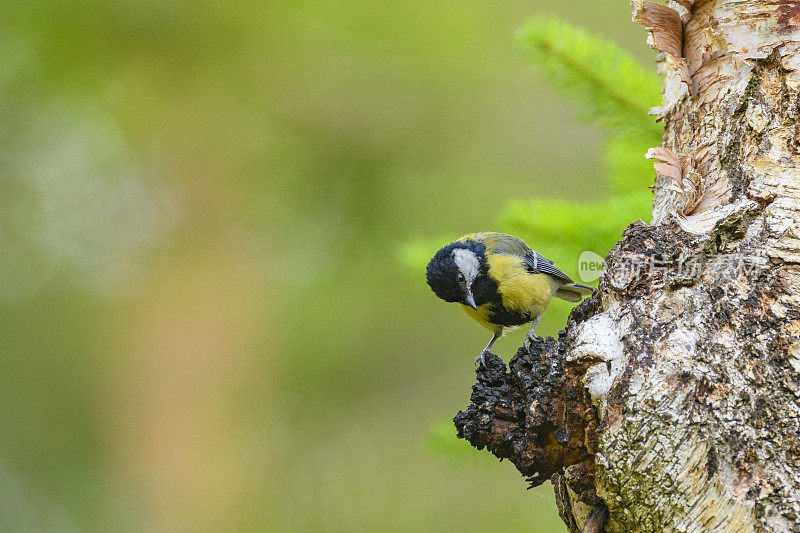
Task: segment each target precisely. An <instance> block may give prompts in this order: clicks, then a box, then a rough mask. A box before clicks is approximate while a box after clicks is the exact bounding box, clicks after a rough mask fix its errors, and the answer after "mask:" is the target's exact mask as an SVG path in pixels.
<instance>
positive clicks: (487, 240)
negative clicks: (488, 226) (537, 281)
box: [459, 231, 573, 283]
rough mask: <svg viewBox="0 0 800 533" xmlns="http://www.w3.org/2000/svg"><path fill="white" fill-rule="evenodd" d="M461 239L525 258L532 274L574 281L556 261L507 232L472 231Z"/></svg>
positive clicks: (491, 250) (569, 281)
mask: <svg viewBox="0 0 800 533" xmlns="http://www.w3.org/2000/svg"><path fill="white" fill-rule="evenodd" d="M459 240H460V241H466V240H473V241H478V242H481V243H483V244H484V245H485V246H486V250H487V251H488V252H490V253H495V254H505V255H514V256H517V257H519V258H521V259H522V260H523V262H524V263H525V268H526V270H527V271H528V272H530V273H531V274H548V275H550V276H553V277H554V278H556V279H557V280H559V281H561V282H562V283H573V281H572V278H571V277H569V276H568V275H566V274H565V273H564V272H562V271H561V270H559V269H558V268H556V266H555V263H553V261H551V260H550V259H547V258H546V257H544V256H543V255H542V254H540V253H539V252H537V251H535V250H532V249H531V247H530V246H528V245H527V244H525V241H523V240H522V239H520V238H518V237H514V236H513V235H508V234H507V233H497V232H494V231H482V232H480V233H470V234H467V235H464V236H463V237H461V238H460V239H459Z"/></svg>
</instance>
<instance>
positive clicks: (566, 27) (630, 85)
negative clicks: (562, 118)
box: [518, 17, 661, 141]
mask: <svg viewBox="0 0 800 533" xmlns="http://www.w3.org/2000/svg"><path fill="white" fill-rule="evenodd" d="M518 39H519V41H520V43H521V45H522V47H523V49H524V50H525V51H526V52H527V53H528V54H529V56H530V57H531V58H532V59H533V60H534V61H535V62H536V63H537V64H538V65H540V66H541V67H542V70H543V72H544V73H545V74H546V75H547V77H548V78H549V79H550V81H551V83H552V85H553V87H554V88H555V89H556V90H558V91H560V92H562V93H563V94H565V95H566V96H568V97H570V98H572V99H575V100H577V101H578V102H579V103H580V104H582V111H583V113H582V115H583V117H584V118H588V119H594V120H596V121H598V122H599V123H600V124H601V125H603V126H605V127H607V128H611V130H612V131H611V133H612V134H621V133H623V132H626V131H630V130H637V131H638V132H640V133H645V134H649V135H652V136H653V138H654V139H656V141H658V139H659V138H660V128H659V127H658V126H657V125H656V124H655V121H654V120H653V119H652V118H651V117H649V116H648V114H647V112H648V109H649V108H650V107H651V106H652V105H653V103H654V102H658V101H659V99H660V96H661V89H660V87H661V83H660V80H659V78H658V76H657V75H656V74H655V73H651V72H648V71H646V70H645V69H643V68H642V67H641V66H640V65H639V64H638V63H637V62H636V61H635V60H634V59H633V58H632V57H630V56H629V55H628V54H626V53H624V52H623V51H622V50H620V49H619V47H618V46H617V45H616V44H614V43H612V42H607V41H604V40H602V39H600V38H597V37H594V36H592V35H590V34H588V33H587V32H585V31H583V30H580V29H578V28H575V27H574V26H572V25H571V24H568V23H566V22H563V21H561V20H558V19H556V18H553V17H539V18H536V19H534V20H532V21H531V22H529V23H528V24H527V25H526V26H525V27H524V28H522V30H520V32H519V35H518ZM621 130H623V131H621Z"/></svg>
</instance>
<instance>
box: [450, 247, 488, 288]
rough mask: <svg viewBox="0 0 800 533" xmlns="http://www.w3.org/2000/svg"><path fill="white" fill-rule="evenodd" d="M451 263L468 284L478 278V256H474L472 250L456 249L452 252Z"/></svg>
mask: <svg viewBox="0 0 800 533" xmlns="http://www.w3.org/2000/svg"><path fill="white" fill-rule="evenodd" d="M453 262H454V263H455V264H456V266H457V267H458V269H459V270H460V271H461V273H462V274H464V277H465V278H467V281H468V282H469V283H470V284H471V283H472V281H473V280H474V279H475V278H476V277H477V276H478V272H479V271H480V268H481V263H480V261H478V256H477V255H475V252H473V251H472V250H467V249H466V248H456V249H455V250H453Z"/></svg>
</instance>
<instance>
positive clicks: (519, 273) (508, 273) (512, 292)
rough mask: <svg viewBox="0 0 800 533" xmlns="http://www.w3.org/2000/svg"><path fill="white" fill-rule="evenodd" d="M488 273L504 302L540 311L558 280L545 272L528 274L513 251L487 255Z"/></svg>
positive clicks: (553, 290) (519, 307) (553, 291)
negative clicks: (506, 253) (512, 253)
mask: <svg viewBox="0 0 800 533" xmlns="http://www.w3.org/2000/svg"><path fill="white" fill-rule="evenodd" d="M487 259H488V263H489V276H490V277H491V278H492V279H494V280H495V281H496V282H497V285H498V292H499V293H500V296H501V297H502V299H503V305H504V306H505V307H507V308H509V309H515V310H516V309H518V310H524V311H528V310H529V311H530V312H531V316H533V317H537V316H539V315H541V314H542V313H543V312H544V310H545V309H546V308H547V305H548V304H549V303H550V298H552V296H553V294H555V291H556V288H557V287H556V285H557V282H556V281H555V280H554V279H553V278H551V277H550V276H548V275H547V274H531V273H530V272H528V271H527V270H526V269H525V263H524V261H523V260H522V259H521V258H519V257H516V256H513V255H501V254H492V255H489V256H488V258H487Z"/></svg>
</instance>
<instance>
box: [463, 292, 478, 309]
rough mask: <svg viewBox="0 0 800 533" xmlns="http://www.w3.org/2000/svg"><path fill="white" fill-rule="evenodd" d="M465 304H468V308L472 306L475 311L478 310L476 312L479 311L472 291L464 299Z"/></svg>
mask: <svg viewBox="0 0 800 533" xmlns="http://www.w3.org/2000/svg"><path fill="white" fill-rule="evenodd" d="M464 303H466V304H467V305H468V306H470V307H471V308H473V309H474V310H476V311H477V310H478V306H477V305H476V304H475V297H474V296H472V292H471V291H467V295H466V296H465V297H464Z"/></svg>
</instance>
